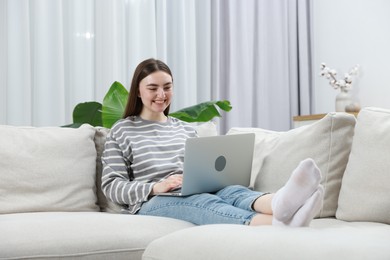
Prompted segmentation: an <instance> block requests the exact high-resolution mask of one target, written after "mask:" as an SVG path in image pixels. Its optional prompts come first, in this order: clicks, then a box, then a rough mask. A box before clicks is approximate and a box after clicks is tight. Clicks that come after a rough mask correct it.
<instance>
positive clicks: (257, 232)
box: [143, 219, 390, 260]
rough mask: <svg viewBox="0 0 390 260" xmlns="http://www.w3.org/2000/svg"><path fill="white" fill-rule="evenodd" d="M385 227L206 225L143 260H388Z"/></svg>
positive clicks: (321, 222)
mask: <svg viewBox="0 0 390 260" xmlns="http://www.w3.org/2000/svg"><path fill="white" fill-rule="evenodd" d="M388 241H390V226H389V225H384V224H375V223H367V222H361V223H358V222H356V223H346V222H342V221H338V220H336V219H315V220H314V221H313V222H312V225H311V227H310V228H288V227H274V226H258V227H250V226H240V225H209V226H198V227H193V228H188V229H184V230H180V231H178V232H175V233H172V234H169V235H167V236H165V237H163V238H160V239H157V240H154V241H153V242H152V243H151V244H150V245H149V246H148V248H147V249H146V250H145V253H144V256H143V260H168V259H169V260H182V259H186V260H195V259H196V260H198V259H202V260H215V259H223V260H237V259H245V260H252V259H253V260H258V259H300V260H304V259H307V260H312V259H318V260H321V259H324V260H328V259H340V260H342V259H354V260H359V259H361V260H365V259H370V260H372V259H378V260H380V259H390V248H389V242H388Z"/></svg>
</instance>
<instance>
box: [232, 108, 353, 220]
mask: <svg viewBox="0 0 390 260" xmlns="http://www.w3.org/2000/svg"><path fill="white" fill-rule="evenodd" d="M355 123H356V119H355V117H354V116H353V115H351V114H347V113H329V114H327V115H326V116H325V117H324V118H322V119H321V120H319V121H317V122H315V123H313V124H311V125H306V126H302V127H299V128H296V129H292V130H289V131H286V132H276V131H270V130H264V129H260V128H232V129H231V130H230V131H229V132H228V134H240V133H246V132H253V133H255V134H256V139H255V150H254V155H253V156H254V158H253V165H252V186H253V187H254V189H255V190H259V191H263V192H275V191H277V190H278V189H279V188H281V187H282V186H283V185H284V184H285V183H286V182H287V180H288V178H289V177H290V175H291V173H292V171H293V170H294V169H295V168H296V167H297V165H298V164H299V162H300V161H302V160H303V159H305V158H308V157H311V158H313V159H314V161H315V162H316V163H317V165H318V167H319V168H320V170H321V172H322V180H321V183H322V184H323V185H324V188H325V196H324V203H323V208H322V209H321V211H320V213H319V215H318V217H332V216H335V213H336V209H337V201H338V195H339V191H340V185H341V179H342V177H343V173H344V170H345V167H346V165H347V162H348V156H349V152H350V147H351V143H352V138H353V132H354V126H355Z"/></svg>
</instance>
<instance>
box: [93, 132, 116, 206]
mask: <svg viewBox="0 0 390 260" xmlns="http://www.w3.org/2000/svg"><path fill="white" fill-rule="evenodd" d="M109 132H110V129H108V128H104V127H96V134H95V139H94V140H95V146H96V152H97V156H96V187H97V192H96V193H97V197H98V204H99V207H100V210H101V211H106V212H111V213H119V212H121V207H120V206H119V205H117V204H115V203H114V202H112V201H110V200H108V199H107V198H106V196H105V195H104V193H103V191H102V171H103V165H102V154H103V150H104V143H105V142H106V137H107V134H108V133H109Z"/></svg>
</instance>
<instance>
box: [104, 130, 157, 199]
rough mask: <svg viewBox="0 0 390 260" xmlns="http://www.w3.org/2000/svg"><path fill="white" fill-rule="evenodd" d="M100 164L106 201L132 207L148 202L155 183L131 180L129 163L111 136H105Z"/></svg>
mask: <svg viewBox="0 0 390 260" xmlns="http://www.w3.org/2000/svg"><path fill="white" fill-rule="evenodd" d="M102 163H103V173H102V190H103V193H104V194H105V196H106V197H107V198H108V199H110V200H111V201H113V202H114V203H117V204H120V205H132V206H134V205H136V204H141V203H142V202H145V201H147V200H148V197H149V195H150V193H151V191H152V189H153V185H154V184H155V183H146V182H140V181H134V180H132V173H131V169H130V163H129V162H128V160H127V159H126V157H125V156H124V155H123V151H122V149H121V148H120V146H119V144H118V142H117V141H116V140H115V138H114V137H113V136H112V135H111V134H109V135H108V136H107V140H106V143H105V147H104V152H103V155H102Z"/></svg>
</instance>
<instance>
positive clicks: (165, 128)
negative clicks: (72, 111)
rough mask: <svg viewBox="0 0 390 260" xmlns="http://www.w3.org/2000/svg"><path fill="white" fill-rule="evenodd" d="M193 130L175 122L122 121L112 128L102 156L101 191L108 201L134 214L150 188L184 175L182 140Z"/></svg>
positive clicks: (176, 120)
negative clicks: (170, 178)
mask: <svg viewBox="0 0 390 260" xmlns="http://www.w3.org/2000/svg"><path fill="white" fill-rule="evenodd" d="M189 137H196V131H195V129H194V128H193V127H192V126H190V125H189V124H187V123H185V122H182V121H180V120H178V119H176V118H172V117H168V120H167V122H165V123H160V122H155V121H148V120H143V119H142V118H141V117H139V116H131V117H127V118H126V119H121V120H119V121H118V122H117V123H115V124H114V126H113V127H112V128H111V131H110V133H109V134H108V135H107V140H106V143H105V147H104V152H103V155H102V163H103V173H102V190H103V193H104V194H105V196H106V197H107V198H108V199H110V200H111V201H113V202H115V203H117V204H120V205H122V206H123V207H125V208H126V211H128V212H129V213H132V214H135V213H136V212H137V211H138V210H139V209H140V208H141V205H142V203H143V202H145V201H147V200H148V199H149V196H150V193H151V192H152V189H153V185H154V184H155V183H157V182H159V181H161V180H162V179H164V178H167V177H168V176H170V175H172V174H181V173H182V172H183V162H184V146H185V140H186V139H187V138H189Z"/></svg>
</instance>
